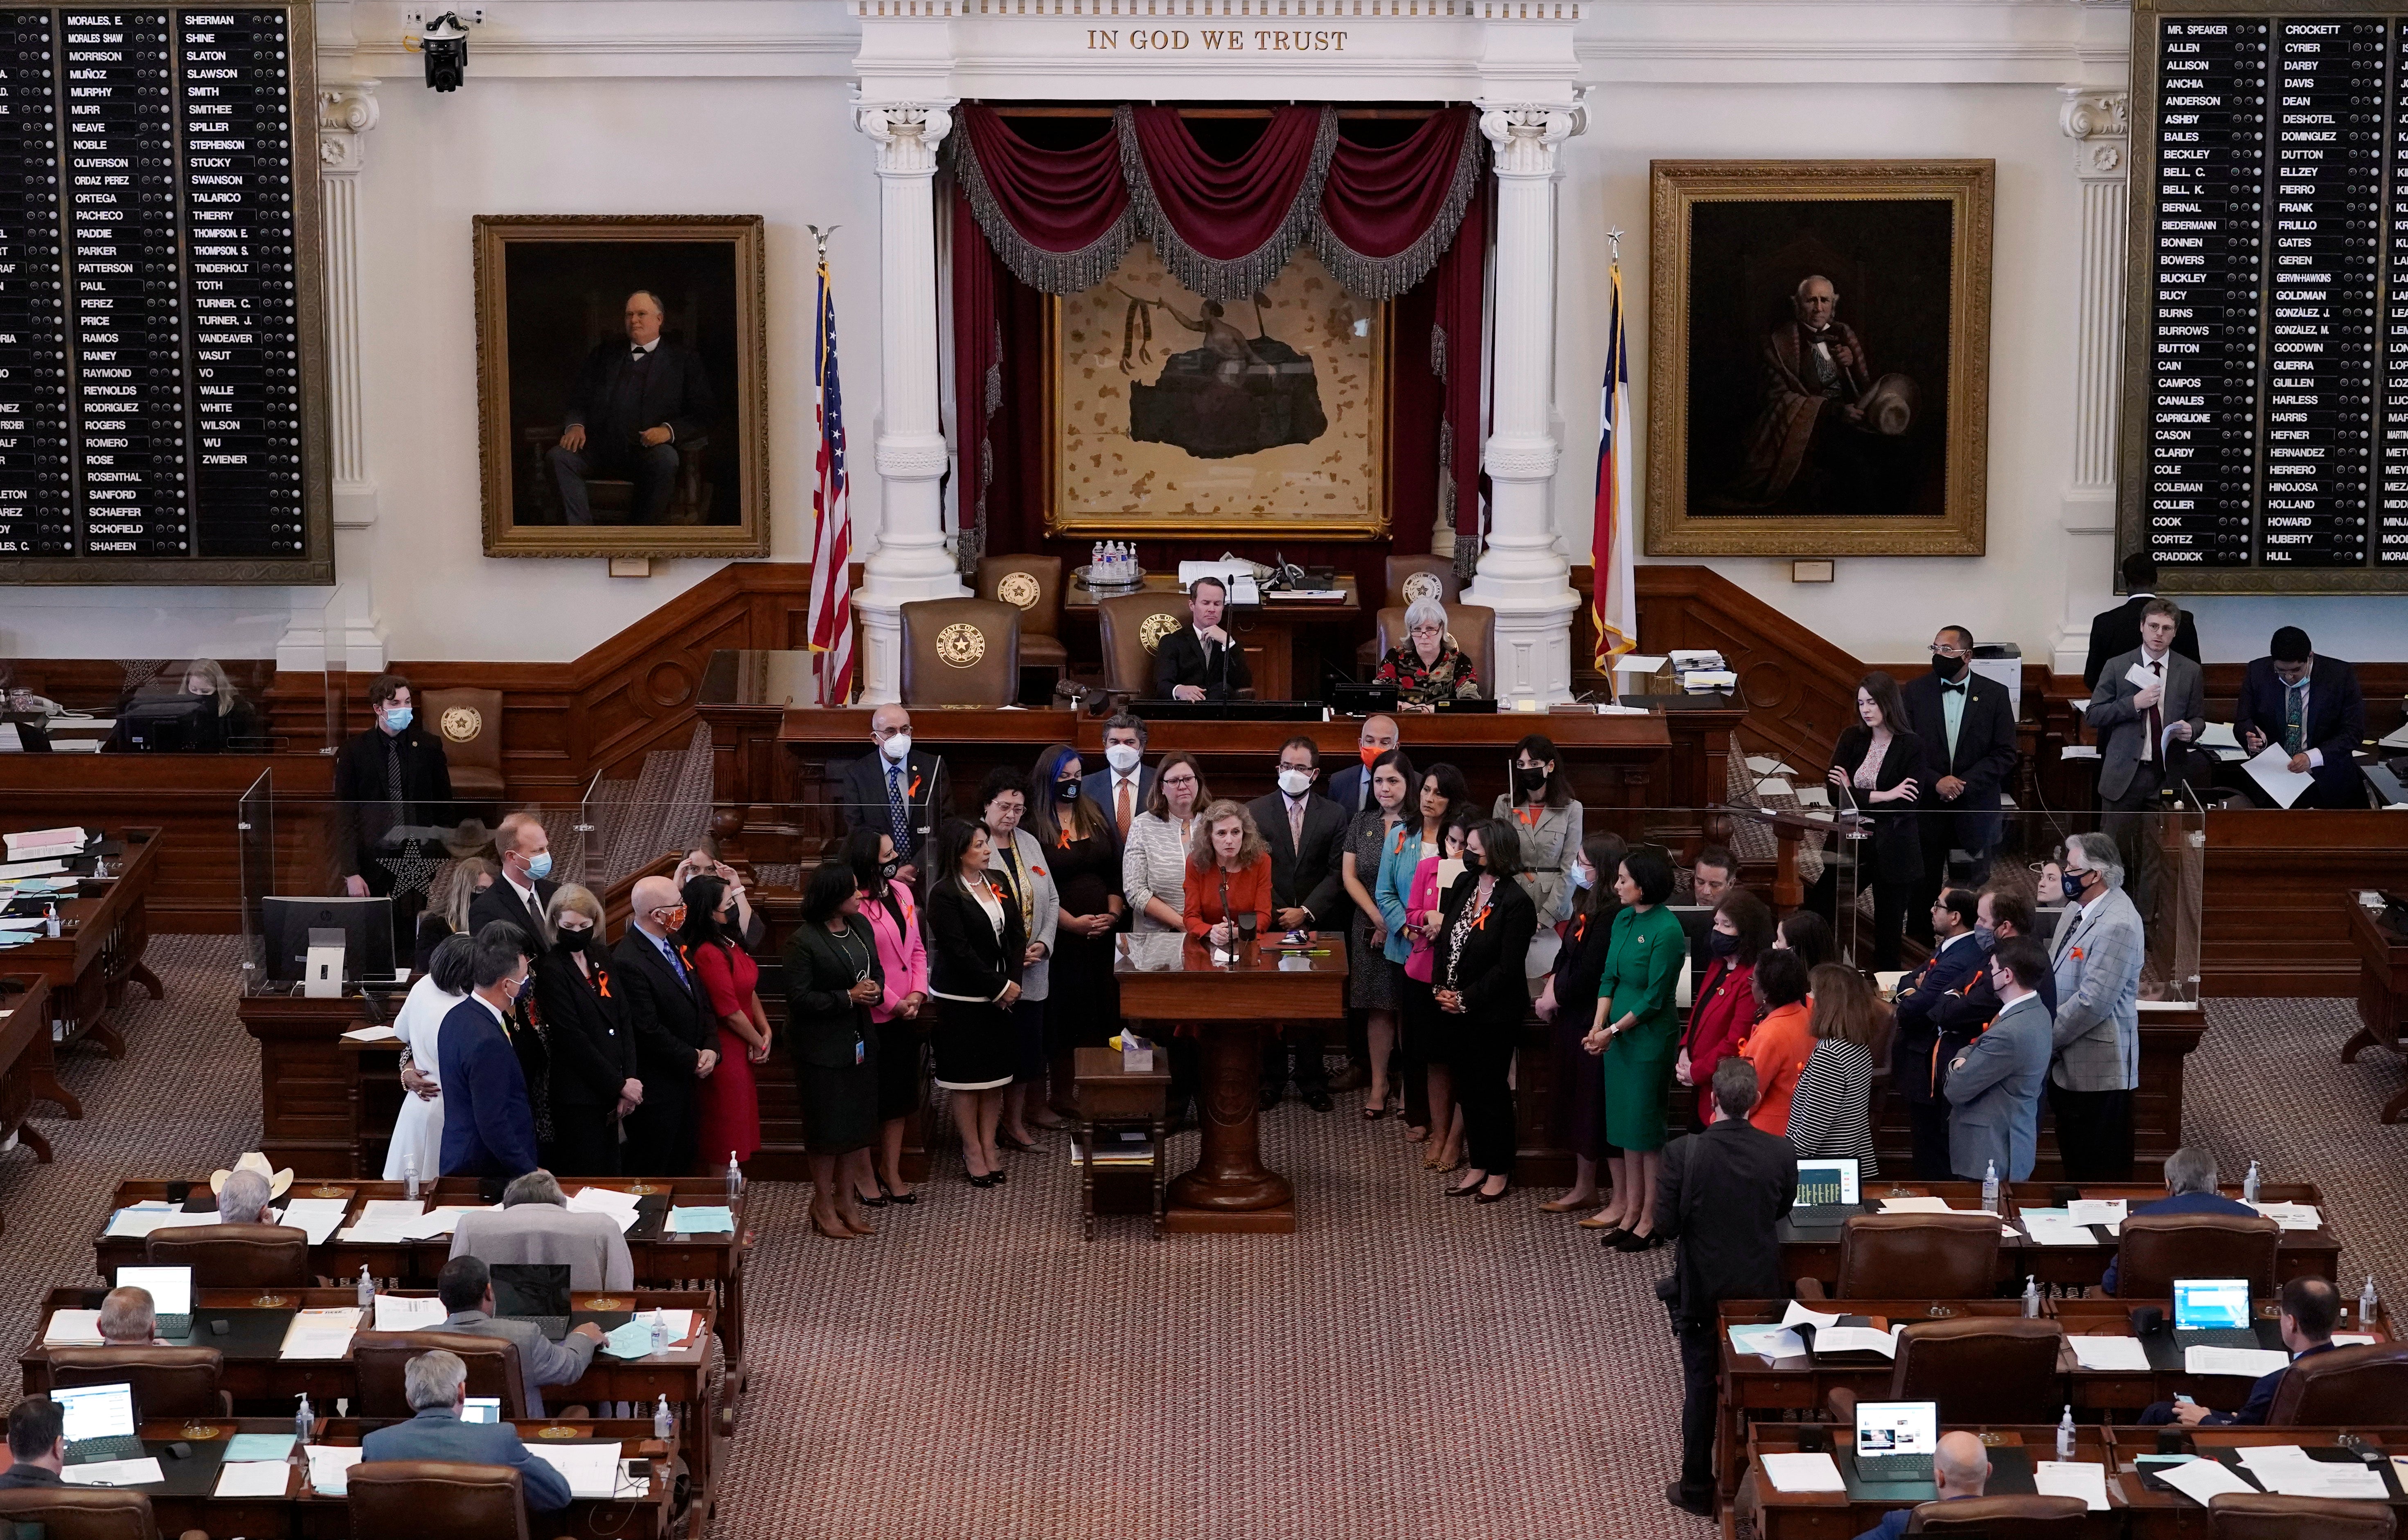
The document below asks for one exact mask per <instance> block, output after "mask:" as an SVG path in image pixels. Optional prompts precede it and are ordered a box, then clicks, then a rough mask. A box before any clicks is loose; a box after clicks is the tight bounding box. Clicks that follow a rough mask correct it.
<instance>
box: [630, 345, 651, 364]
mask: <svg viewBox="0 0 2408 1540" xmlns="http://www.w3.org/2000/svg"><path fill="white" fill-rule="evenodd" d="M650 357H652V353H651V352H650V351H648V350H647V349H642V348H630V349H627V362H628V363H630V364H641V363H642V362H644V360H646V359H648V358H650Z"/></svg>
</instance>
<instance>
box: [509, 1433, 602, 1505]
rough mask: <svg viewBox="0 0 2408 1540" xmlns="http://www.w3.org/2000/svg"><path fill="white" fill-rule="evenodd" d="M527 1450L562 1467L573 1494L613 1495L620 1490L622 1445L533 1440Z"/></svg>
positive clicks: (559, 1470)
mask: <svg viewBox="0 0 2408 1540" xmlns="http://www.w3.org/2000/svg"><path fill="white" fill-rule="evenodd" d="M526 1452H527V1453H529V1454H531V1455H533V1456H535V1457H536V1458H537V1459H538V1460H540V1461H542V1462H544V1463H545V1464H547V1465H549V1466H551V1467H552V1469H553V1470H555V1471H558V1472H559V1473H560V1475H561V1478H562V1479H563V1480H565V1481H566V1482H567V1483H568V1494H569V1495H570V1496H571V1497H609V1496H612V1495H614V1494H616V1493H617V1491H618V1490H619V1446H618V1444H617V1443H616V1442H610V1443H603V1444H543V1445H536V1444H530V1445H528V1446H527V1447H526Z"/></svg>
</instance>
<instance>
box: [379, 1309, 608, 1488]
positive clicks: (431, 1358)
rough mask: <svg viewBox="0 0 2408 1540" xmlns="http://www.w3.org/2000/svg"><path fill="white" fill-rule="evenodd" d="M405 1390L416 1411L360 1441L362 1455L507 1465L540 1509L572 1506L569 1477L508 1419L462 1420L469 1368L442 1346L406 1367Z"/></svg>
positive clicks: (389, 1458) (458, 1357) (403, 1370)
mask: <svg viewBox="0 0 2408 1540" xmlns="http://www.w3.org/2000/svg"><path fill="white" fill-rule="evenodd" d="M401 1388H402V1392H403V1394H405V1395H407V1396H409V1409H410V1410H411V1411H412V1412H415V1413H416V1414H417V1415H416V1416H415V1417H412V1418H411V1419H409V1421H407V1422H396V1423H394V1425H393V1426H392V1427H390V1428H379V1429H377V1430H376V1431H375V1432H374V1433H370V1434H368V1435H367V1436H366V1438H364V1439H361V1440H360V1459H361V1460H362V1461H364V1462H367V1463H369V1464H374V1463H376V1462H379V1461H383V1460H440V1461H447V1462H452V1463H454V1464H464V1465H508V1466H509V1468H510V1469H512V1470H514V1471H516V1472H518V1473H519V1479H520V1481H521V1482H522V1483H523V1490H524V1491H525V1493H526V1505H527V1507H528V1508H529V1509H530V1510H532V1511H534V1512H536V1513H550V1512H552V1511H553V1510H555V1509H558V1508H565V1507H566V1506H568V1478H567V1477H566V1476H563V1475H561V1474H560V1473H559V1472H558V1471H556V1470H554V1469H552V1466H550V1465H549V1464H547V1463H545V1462H543V1461H540V1460H538V1459H537V1458H536V1457H535V1456H533V1455H531V1454H529V1453H527V1447H526V1446H525V1445H524V1444H522V1443H520V1442H519V1434H518V1430H517V1429H515V1428H513V1427H511V1426H510V1425H509V1423H507V1422H463V1421H461V1420H460V1413H461V1412H462V1410H464V1409H465V1408H466V1405H467V1401H468V1366H467V1365H466V1363H463V1362H460V1355H459V1354H457V1353H447V1352H445V1351H443V1349H441V1348H440V1347H437V1348H436V1349H434V1350H433V1351H431V1352H424V1353H421V1354H419V1355H418V1356H417V1357H416V1358H414V1359H411V1360H410V1361H409V1362H408V1363H406V1364H404V1365H402V1370H401Z"/></svg>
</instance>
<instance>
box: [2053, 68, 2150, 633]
mask: <svg viewBox="0 0 2408 1540" xmlns="http://www.w3.org/2000/svg"><path fill="white" fill-rule="evenodd" d="M2058 89H2059V91H2060V92H2061V93H2062V94H2063V95H2064V97H2065V101H2064V104H2063V105H2062V106H2061V107H2059V108H2058V109H2057V123H2058V126H2059V127H2061V128H2063V129H2064V131H2065V135H2066V136H2067V137H2068V138H2070V139H2071V140H2072V141H2073V173H2074V176H2075V177H2076V178H2079V180H2080V182H2081V186H2082V250H2081V252H2080V260H2079V262H2078V264H2077V267H2076V275H2077V276H2076V278H2075V291H2074V317H2075V333H2074V342H2073V381H2072V385H2073V392H2072V394H2073V456H2072V477H2071V480H2070V481H2069V483H2068V484H2067V486H2066V489H2065V499H2064V506H2063V509H2062V514H2061V522H2062V524H2063V527H2064V529H2065V532H2066V534H2067V535H2068V536H2069V538H2068V540H2067V542H2066V544H2067V548H2068V559H2067V563H2066V575H2067V580H2066V585H2065V613H2064V617H2063V619H2062V620H2061V622H2060V624H2059V627H2058V630H2057V647H2056V659H2055V667H2056V670H2057V673H2059V674H2078V673H2080V672H2081V671H2082V665H2083V663H2084V662H2085V659H2086V658H2087V656H2088V653H2089V648H2090V618H2091V617H2092V616H2093V615H2094V614H2096V613H2097V612H2098V611H2100V610H2102V609H2105V608H2107V607H2108V606H2111V605H2112V604H2113V603H2114V587H2115V470H2116V464H2115V462H2116V456H2117V435H2116V426H2117V420H2118V417H2119V414H2120V408H2121V406H2122V395H2123V357H2124V249H2125V241H2126V225H2125V220H2126V211H2127V205H2128V199H2129V197H2130V181H2129V171H2130V163H2131V157H2130V153H2129V149H2130V135H2131V120H2130V115H2129V108H2130V97H2129V95H2128V93H2125V92H2121V91H2100V90H2097V89H2094V88H2092V87H2087V86H2062V87H2059V88H2058Z"/></svg>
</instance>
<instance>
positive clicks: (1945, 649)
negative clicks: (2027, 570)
mask: <svg viewBox="0 0 2408 1540" xmlns="http://www.w3.org/2000/svg"><path fill="white" fill-rule="evenodd" d="M1903 693H1904V697H1905V702H1906V720H1907V723H1908V725H1909V726H1911V727H1912V728H1913V729H1914V735H1915V736H1916V737H1918V738H1920V739H1922V740H1923V760H1924V773H1923V789H1924V794H1923V795H1922V797H1920V798H1919V799H1918V800H1917V803H1916V806H1919V807H1921V808H1922V809H1923V811H1922V813H1921V815H1920V816H1921V818H1922V820H1923V826H1922V829H1921V830H1920V831H1919V832H1920V833H1921V834H1922V836H1923V890H1922V891H1923V895H1924V903H1925V904H1928V903H1930V902H1931V899H1930V895H1932V894H1934V893H1937V892H1938V891H1940V884H1941V883H1942V881H1944V880H1945V879H1946V877H1947V873H1948V851H1949V848H1950V847H1952V846H1954V847H1956V848H1958V849H1961V850H1963V851H1964V852H1965V853H1966V854H1967V855H1969V856H1971V857H1972V858H1973V870H1972V881H1973V885H1974V886H1975V887H1979V886H1980V885H1981V884H1982V882H1983V881H1984V880H1985V878H1987V877H1989V875H1990V851H1991V848H1993V847H1995V846H1996V845H1997V844H1998V843H1999V827H2000V811H1999V795H2000V790H2001V789H2002V788H2003V787H2004V786H2005V785H2006V782H2007V777H2009V776H2012V775H2014V773H2015V759H2016V755H2017V750H2016V749H2015V707H2014V700H2013V699H2012V698H2010V697H2009V695H2008V694H2007V687H2006V686H2005V685H2002V684H2000V682H1999V681H1998V680H1996V679H1985V678H1984V677H1982V676H1980V675H1978V674H1976V673H1974V672H1973V634H1972V633H1971V632H1970V631H1968V630H1966V629H1965V628H1964V627H1963V626H1958V625H1952V626H1942V627H1941V628H1940V632H1939V635H1935V636H1933V637H1932V638H1931V672H1930V673H1928V674H1922V675H1918V676H1916V677H1914V678H1912V679H1910V680H1908V681H1907V683H1906V688H1905V691H1904V692H1903ZM1907 929H1908V931H1909V933H1910V934H1913V935H1914V937H1915V939H1916V940H1918V941H1928V940H1929V939H1930V930H1929V927H1928V924H1927V923H1926V921H1925V920H1924V919H1923V917H1922V916H1921V915H1919V914H1916V913H1914V912H1912V911H1910V912H1909V913H1908V915H1907Z"/></svg>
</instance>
